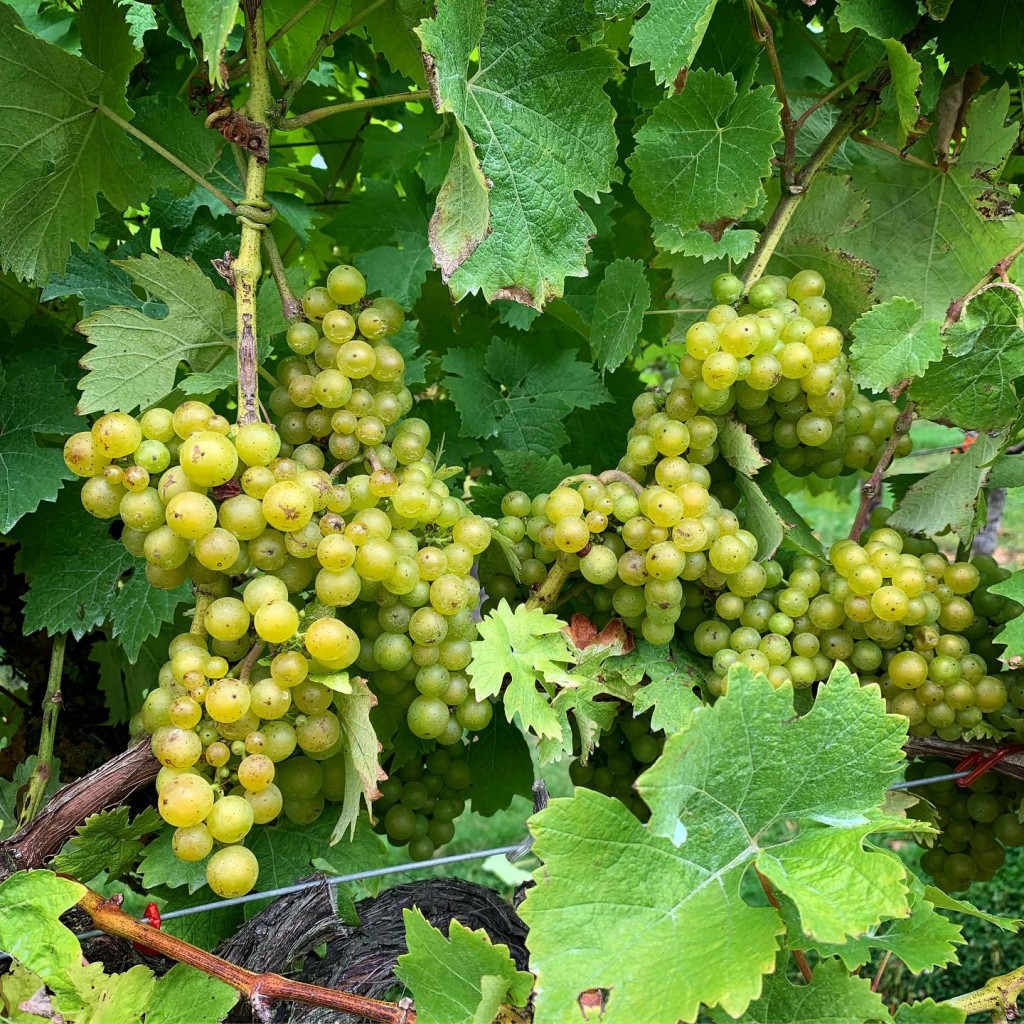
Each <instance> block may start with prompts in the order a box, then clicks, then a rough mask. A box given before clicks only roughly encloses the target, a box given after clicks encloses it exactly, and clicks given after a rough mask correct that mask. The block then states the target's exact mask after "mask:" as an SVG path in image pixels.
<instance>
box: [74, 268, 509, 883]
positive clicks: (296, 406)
mask: <svg viewBox="0 0 1024 1024" xmlns="http://www.w3.org/2000/svg"><path fill="white" fill-rule="evenodd" d="M364 295H365V282H364V281H363V279H362V276H361V275H360V274H359V272H358V271H357V270H355V269H354V268H352V267H339V268H335V270H333V271H332V272H331V274H330V276H329V277H328V279H327V287H326V288H313V289H310V291H309V292H307V293H306V295H305V297H304V299H303V305H304V309H305V311H306V314H307V316H308V317H309V319H308V320H306V321H302V322H299V323H295V324H293V325H292V326H291V327H290V329H289V331H288V343H289V345H290V346H291V348H292V349H293V350H294V352H295V354H294V355H291V356H288V357H286V358H285V359H283V360H281V361H280V362H279V363H278V366H277V373H278V381H279V383H278V386H277V387H275V389H274V391H273V392H272V393H271V395H270V398H269V401H268V404H269V406H270V408H271V411H272V413H273V415H274V417H275V419H276V421H277V424H276V426H274V425H271V424H268V423H249V424H245V425H243V426H240V427H238V428H233V427H232V426H231V424H230V423H229V422H228V421H227V420H226V419H225V418H224V417H223V416H220V415H219V414H218V413H216V412H215V411H214V409H213V408H211V407H210V406H208V405H206V404H204V403H202V402H198V401H188V402H185V403H183V404H182V405H180V406H178V407H177V408H176V409H174V410H173V411H172V410H169V409H163V408H154V409H149V410H147V411H146V412H144V413H143V414H142V415H141V416H140V417H139V418H138V419H136V418H134V417H132V416H129V415H126V414H124V413H120V412H114V413H108V414H107V415H105V416H102V417H100V418H99V419H98V420H97V421H96V422H95V423H94V424H93V426H92V428H91V430H89V431H83V432H82V433H79V434H76V435H74V436H73V437H71V438H70V439H69V440H68V442H67V444H66V446H65V460H66V462H67V464H68V466H69V467H70V468H71V469H72V470H73V471H74V472H75V473H77V474H78V475H80V476H83V477H85V478H86V480H85V482H84V485H83V488H82V502H83V505H84V506H85V508H86V509H87V510H88V511H89V512H91V513H92V514H93V515H96V516H98V517H100V518H103V519H115V518H119V519H120V520H121V523H122V524H123V529H122V533H121V539H122V542H123V543H124V545H125V547H126V548H127V549H128V550H129V551H130V552H131V553H132V554H134V555H136V556H139V557H142V558H144V559H145V560H146V574H147V577H148V579H149V581H150V582H151V583H152V584H153V585H154V586H157V587H167V588H170V587H176V586H178V585H180V584H181V583H183V582H184V581H185V580H186V579H188V580H191V581H192V582H193V584H194V586H195V588H196V591H197V595H198V597H197V607H196V615H195V621H194V623H193V627H192V631H191V632H189V633H186V634H182V635H180V636H178V637H176V638H175V639H174V640H173V641H172V642H171V644H170V646H169V648H168V661H167V662H166V663H165V664H164V666H163V667H162V669H161V670H160V674H159V686H157V687H156V688H154V689H153V690H152V691H151V692H150V693H149V694H148V695H147V697H146V700H145V703H144V705H143V707H142V710H141V712H140V714H139V716H138V720H137V722H136V725H137V726H138V727H139V728H142V729H145V730H146V731H147V732H149V733H150V734H151V735H152V746H153V751H154V753H155V754H156V756H157V758H158V759H159V760H160V762H161V764H162V765H163V766H164V767H163V769H162V770H161V775H160V777H159V778H158V792H159V803H158V806H159V809H160V812H161V814H162V815H163V817H164V818H165V820H167V821H168V822H169V823H170V824H172V825H174V826H175V827H176V828H177V832H176V833H175V835H174V849H175V852H176V853H177V854H178V855H179V856H180V857H182V858H183V859H185V860H203V859H204V858H206V857H207V856H208V855H209V854H210V853H211V851H212V850H213V847H214V844H215V843H216V844H220V845H221V848H219V849H218V850H217V852H216V853H213V855H212V856H211V857H210V859H209V862H208V867H207V877H208V880H209V882H210V885H211V887H212V888H213V889H214V890H215V891H216V892H218V893H220V894H221V895H225V896H227V895H238V894H239V893H241V892H245V891H248V890H249V889H250V888H251V887H252V885H253V884H254V883H255V881H256V876H257V870H258V866H257V864H256V860H255V858H254V857H253V856H252V854H251V852H250V851H248V850H246V849H245V848H244V847H243V846H241V845H239V844H240V843H241V842H242V840H244V838H245V836H246V835H247V834H248V832H249V830H250V829H251V828H252V826H253V825H254V824H262V823H265V822H267V821H271V820H273V819H274V818H276V817H277V816H278V815H279V814H280V813H282V811H283V813H284V814H285V815H286V816H287V817H288V818H289V819H291V820H292V821H295V822H297V823H299V824H307V823H310V822H312V821H314V820H315V819H316V818H317V816H318V815H319V814H320V813H321V811H322V810H323V807H324V803H325V801H339V800H343V799H344V792H345V786H344V775H345V753H344V737H343V728H342V719H343V709H344V707H345V701H346V699H347V698H348V696H349V694H350V693H351V692H352V685H351V682H350V677H349V675H348V673H349V671H351V672H357V673H359V674H360V675H361V676H362V677H364V678H365V679H366V680H367V681H368V684H369V686H370V689H371V690H372V691H373V693H374V694H375V695H377V696H378V697H379V698H381V699H387V700H390V701H394V702H397V703H398V704H399V705H400V707H401V710H402V714H403V717H404V723H405V728H407V729H408V730H409V731H410V732H411V733H412V734H413V736H414V737H416V738H417V740H418V741H421V742H424V741H428V742H436V744H439V745H440V746H441V750H440V751H439V753H440V752H443V751H444V750H455V749H460V748H461V741H462V738H463V735H464V732H465V731H466V730H478V729H482V728H484V727H485V726H486V725H487V724H488V722H489V721H490V719H491V716H492V706H491V704H490V702H489V701H486V700H484V701H477V700H476V699H475V698H474V696H473V694H472V691H471V689H470V685H469V680H468V678H467V676H466V674H465V669H466V667H467V666H468V664H469V661H470V642H471V641H472V640H473V639H474V638H475V637H476V623H475V621H474V618H473V612H474V610H475V608H476V607H477V605H478V604H479V600H480V585H479V583H478V582H477V580H476V578H475V576H474V575H473V570H474V564H475V561H476V559H477V557H478V556H479V555H480V554H481V553H482V552H483V551H484V550H485V549H486V548H487V547H488V544H489V543H490V540H491V532H490V527H489V525H488V523H487V522H486V521H485V520H484V519H482V518H480V517H478V516H474V515H471V514H470V513H469V512H468V511H467V509H466V506H465V505H464V504H463V503H462V502H461V501H459V500H458V499H457V498H456V497H455V496H453V495H451V494H450V493H449V490H448V487H447V485H446V484H445V483H444V480H443V479H441V478H440V476H438V475H437V474H436V473H435V463H436V460H435V457H434V456H433V454H432V453H431V452H430V451H429V444H430V430H429V428H428V427H427V425H426V423H424V422H423V421H422V420H420V419H417V418H414V417H409V416H408V415H407V413H408V412H409V411H410V410H411V407H412V401H413V400H412V396H411V394H410V393H409V391H408V389H407V388H406V387H405V385H404V381H403V373H404V360H403V358H402V356H401V354H400V353H399V352H398V350H397V349H395V348H394V347H393V346H392V345H391V344H390V342H389V340H388V339H389V338H391V337H393V336H394V335H395V334H396V333H397V332H398V331H399V330H400V329H401V326H402V324H403V322H404V313H403V312H402V310H401V309H400V307H398V305H397V303H395V302H394V301H393V300H390V299H376V300H374V301H372V302H369V301H366V300H365V299H364ZM321 332H322V333H321ZM329 463H330V465H331V467H332V468H330V470H328V468H327V467H328V464H329ZM446 756H448V755H446ZM445 831H446V830H445V829H443V828H441V827H440V826H439V827H438V828H437V829H435V833H434V836H435V839H436V838H437V837H439V836H440V835H441V834H442V833H444V832H445ZM407 838H408V837H407ZM416 838H417V839H423V838H424V837H423V836H420V835H418V834H417V836H416ZM419 848H420V849H422V848H425V842H421V843H420V844H419Z"/></svg>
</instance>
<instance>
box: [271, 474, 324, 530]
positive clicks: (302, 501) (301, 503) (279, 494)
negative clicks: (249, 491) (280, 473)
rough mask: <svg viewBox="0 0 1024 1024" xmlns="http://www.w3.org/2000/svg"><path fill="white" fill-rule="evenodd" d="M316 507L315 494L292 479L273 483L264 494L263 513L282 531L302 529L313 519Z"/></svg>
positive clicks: (274, 526)
mask: <svg viewBox="0 0 1024 1024" xmlns="http://www.w3.org/2000/svg"><path fill="white" fill-rule="evenodd" d="M315 509H316V505H315V502H314V500H313V495H312V494H310V492H309V491H308V490H307V489H306V488H305V487H303V486H302V485H301V484H299V483H296V482H295V481H292V480H281V481H279V482H278V483H275V484H273V485H272V486H271V487H270V488H269V489H268V490H267V492H266V493H265V494H264V495H263V515H264V516H265V517H266V520H267V522H268V523H269V524H270V525H271V526H272V527H273V528H274V529H275V530H280V531H281V532H282V533H289V532H291V531H293V530H301V529H302V527H303V526H305V525H306V524H307V523H308V522H309V521H310V519H312V517H313V512H314V511H315Z"/></svg>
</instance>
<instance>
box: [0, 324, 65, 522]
mask: <svg viewBox="0 0 1024 1024" xmlns="http://www.w3.org/2000/svg"><path fill="white" fill-rule="evenodd" d="M18 343H20V344H21V345H24V346H25V350H24V351H23V352H22V353H21V354H20V355H17V356H15V357H14V358H13V359H12V360H11V361H10V362H6V363H4V364H3V365H2V366H0V388H2V390H0V471H2V476H0V533H8V532H9V531H10V530H11V528H12V527H13V526H14V525H15V523H17V522H18V520H19V519H21V517H22V516H24V515H25V514H26V513H29V512H34V511H35V510H36V509H37V508H38V507H39V505H40V503H41V502H44V501H53V500H54V499H55V498H56V497H57V492H58V491H59V490H60V488H61V485H62V482H63V481H65V480H74V479H75V475H74V473H72V472H71V470H69V469H68V468H67V466H65V464H64V456H63V455H62V454H61V449H60V448H59V447H57V446H56V445H53V444H45V443H42V442H41V441H40V435H45V434H56V435H58V436H60V435H63V434H71V433H74V432H75V431H77V430H80V429H81V428H82V427H83V426H85V424H84V422H83V421H82V420H81V419H80V418H79V417H78V416H76V415H75V414H74V413H73V412H72V411H71V392H70V387H69V385H68V382H67V381H65V380H64V378H63V376H62V375H61V373H60V371H59V370H58V368H57V367H56V366H55V365H54V359H53V354H52V351H48V350H47V349H46V348H44V347H43V346H41V345H32V344H30V343H29V342H28V341H27V339H26V338H25V337H24V336H20V337H19V339H16V344H18Z"/></svg>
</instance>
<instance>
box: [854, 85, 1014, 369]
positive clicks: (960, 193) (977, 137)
mask: <svg viewBox="0 0 1024 1024" xmlns="http://www.w3.org/2000/svg"><path fill="white" fill-rule="evenodd" d="M1008 107H1009V90H1008V89H1007V88H1006V86H1003V87H1002V88H1001V89H999V90H996V91H993V92H987V93H982V94H981V95H979V96H978V97H977V98H976V99H975V100H974V103H973V104H972V106H971V111H970V130H969V131H968V133H967V139H966V141H965V142H964V144H963V146H962V147H961V149H960V153H959V155H958V158H957V160H956V162H955V163H953V164H951V165H950V166H949V168H948V170H942V169H941V168H939V167H934V168H932V167H920V166H918V165H916V164H910V163H908V162H907V161H904V160H900V159H899V157H894V156H889V155H888V154H879V155H878V156H877V158H875V159H873V160H872V162H871V163H870V165H869V166H868V167H866V168H865V169H864V170H863V172H861V173H859V174H858V176H857V183H858V185H859V186H860V187H861V188H862V189H863V191H864V194H865V195H866V197H867V198H868V200H869V203H870V207H869V210H868V213H867V215H866V216H865V217H864V219H863V220H862V221H861V222H860V224H858V225H857V226H856V227H854V228H853V230H852V231H848V232H844V233H842V234H841V235H837V236H836V239H835V242H836V244H837V245H838V246H839V247H841V248H843V249H846V250H848V251H850V252H852V253H854V254H855V255H857V256H860V257H862V258H864V259H866V260H867V261H868V262H869V263H871V264H872V265H873V266H875V267H877V268H878V278H877V281H876V283H875V290H876V293H877V294H878V296H879V297H880V298H882V299H889V298H892V297H893V296H896V295H912V296H913V297H914V299H915V300H916V301H917V302H919V303H920V305H921V307H922V310H923V314H924V316H925V317H926V318H929V319H938V320H941V319H942V318H943V317H944V316H945V313H946V308H947V306H948V305H949V303H950V301H951V300H953V299H954V298H956V297H958V296H960V295H964V294H965V293H966V292H967V291H968V289H969V288H971V287H972V286H973V285H974V284H976V283H977V282H978V281H979V280H980V279H981V278H982V277H983V276H984V275H985V274H986V273H987V271H988V269H989V268H990V267H991V266H993V265H994V264H995V263H996V262H997V261H998V260H999V259H1001V258H1002V256H1004V255H1005V254H1006V253H1007V252H1009V251H1010V250H1011V249H1012V248H1013V247H1014V245H1015V244H1016V242H1017V241H1019V239H1020V238H1021V237H1022V235H1024V216H1022V215H1020V214H1017V213H1014V211H1013V208H1012V206H1011V205H1010V200H1011V199H1012V197H1011V196H1009V195H1008V194H1006V193H1005V192H1003V191H1002V190H1000V188H998V187H997V186H996V185H994V184H993V183H992V181H991V180H990V178H992V177H994V176H993V174H992V172H993V171H994V170H996V169H998V168H999V167H1001V166H1002V162H1003V160H1004V159H1005V157H1006V154H1007V152H1008V151H1009V150H1010V148H1011V147H1012V146H1013V144H1014V140H1015V139H1016V129H1015V127H1014V125H1013V124H1006V123H1005V122H1006V116H1007V111H1008ZM894 240H898V242H899V259H894V258H893V244H894ZM965 379H966V378H965Z"/></svg>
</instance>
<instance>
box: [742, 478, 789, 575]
mask: <svg viewBox="0 0 1024 1024" xmlns="http://www.w3.org/2000/svg"><path fill="white" fill-rule="evenodd" d="M736 486H737V487H738V488H739V489H740V494H742V495H743V500H744V502H745V506H744V508H745V513H746V514H745V516H744V523H743V525H744V528H745V529H747V530H749V531H750V532H751V533H752V534H753V535H754V536H755V537H756V538H757V557H758V558H759V559H761V560H764V559H766V558H774V557H775V552H776V551H778V550H779V547H780V545H781V544H782V541H783V540H784V539H785V536H786V530H787V529H788V528H790V527H792V526H794V525H796V524H795V523H788V522H786V520H784V519H783V518H782V516H781V515H780V514H779V512H778V511H777V510H776V509H775V507H774V506H773V505H772V503H771V502H770V501H769V500H768V498H767V497H766V496H765V494H764V492H763V491H762V490H761V488H760V486H759V485H758V484H757V483H756V482H755V481H753V480H751V479H750V477H748V476H744V475H743V474H742V473H737V474H736Z"/></svg>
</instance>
